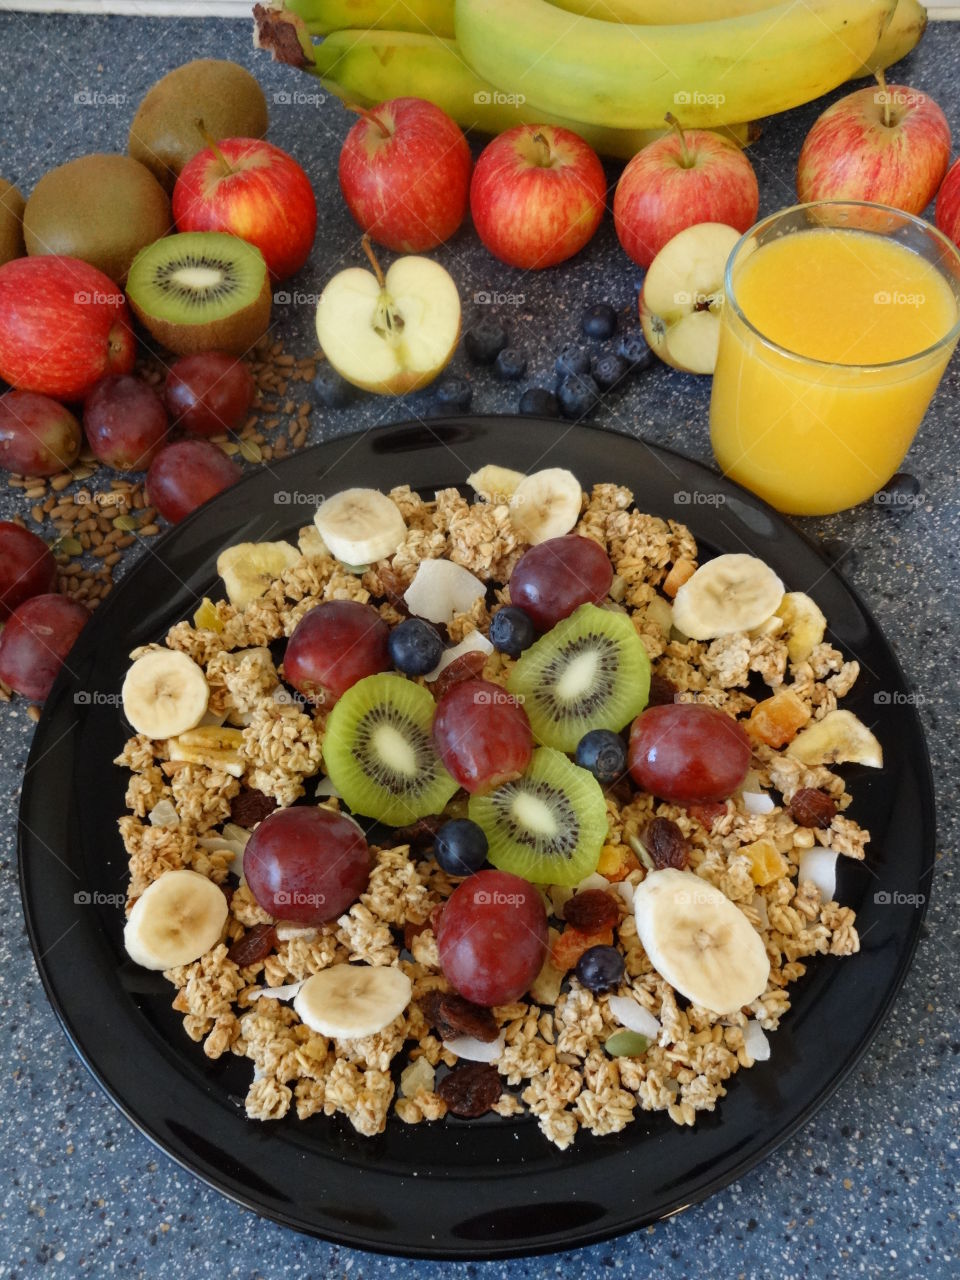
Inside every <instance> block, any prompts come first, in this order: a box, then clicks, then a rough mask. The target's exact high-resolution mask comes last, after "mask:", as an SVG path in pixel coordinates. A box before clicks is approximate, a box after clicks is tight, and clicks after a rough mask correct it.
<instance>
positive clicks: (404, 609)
mask: <svg viewBox="0 0 960 1280" xmlns="http://www.w3.org/2000/svg"><path fill="white" fill-rule="evenodd" d="M377 577H378V578H379V579H380V583H381V585H382V587H383V598H384V599H385V600H386V601H387V603H388V604H392V605H393V607H394V608H395V609H396V611H397V613H402V614H403V616H404V617H405V618H409V616H410V609H409V608H408V606H407V602H406V600H404V598H403V593H404V591H406V589H407V588H406V586H405V585H404V582H403V579H402V578H401V577H400V576H399V574H396V573H394V571H393V570H392V569H390V568H388V567H387V566H386V565H384V567H383V568H382V569H378V570H377Z"/></svg>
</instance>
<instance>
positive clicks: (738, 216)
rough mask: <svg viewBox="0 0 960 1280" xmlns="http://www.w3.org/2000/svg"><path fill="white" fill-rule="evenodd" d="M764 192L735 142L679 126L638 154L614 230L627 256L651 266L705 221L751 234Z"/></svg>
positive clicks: (619, 195) (626, 174) (627, 172)
mask: <svg viewBox="0 0 960 1280" xmlns="http://www.w3.org/2000/svg"><path fill="white" fill-rule="evenodd" d="M759 202H760V193H759V190H758V188H757V175H756V174H755V173H754V171H753V165H752V164H751V163H750V161H749V160H748V159H747V157H746V155H745V154H744V153H743V151H741V149H740V148H739V147H738V146H737V144H736V143H735V142H731V141H730V140H729V139H727V138H723V137H721V136H720V135H719V134H718V133H711V132H710V131H709V130H707V129H690V130H688V131H687V132H684V131H683V130H682V129H680V128H679V127H676V128H675V129H673V130H672V131H671V132H670V133H668V134H665V135H664V136H663V137H662V138H657V140H656V141H655V142H651V143H650V144H649V145H648V146H646V147H644V148H643V150H642V151H638V152H637V154H636V155H635V156H634V157H633V159H632V160H631V161H630V162H629V164H628V165H627V167H626V168H625V169H624V171H623V173H622V174H621V175H620V181H619V182H618V183H617V190H616V194H615V195H614V198H613V225H614V227H615V228H616V231H617V237H618V239H619V241H620V243H621V245H622V246H623V248H624V251H625V252H626V254H627V256H628V257H630V258H632V259H633V261H634V262H635V263H636V264H637V265H638V266H640V267H649V265H650V263H651V262H652V261H653V260H654V258H655V257H656V256H657V254H658V253H659V252H660V250H661V249H662V248H663V246H664V245H665V244H666V243H667V241H668V240H672V239H673V237H674V236H675V235H678V234H679V233H680V232H681V231H685V230H686V228H687V227H692V226H695V225H696V224H697V223H699V222H723V223H725V224H726V225H727V226H728V227H735V228H736V230H737V231H741V232H742V231H746V230H747V228H748V227H751V226H753V224H754V223H755V222H756V220H757V208H758V205H759Z"/></svg>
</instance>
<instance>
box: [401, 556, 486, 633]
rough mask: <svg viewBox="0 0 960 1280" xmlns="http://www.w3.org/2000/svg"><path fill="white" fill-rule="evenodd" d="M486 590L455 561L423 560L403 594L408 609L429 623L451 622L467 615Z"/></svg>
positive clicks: (468, 571) (477, 579)
mask: <svg viewBox="0 0 960 1280" xmlns="http://www.w3.org/2000/svg"><path fill="white" fill-rule="evenodd" d="M485 594H486V587H485V586H484V584H483V583H482V582H481V581H480V579H479V578H477V577H474V575H473V574H472V573H471V572H470V570H469V569H465V568H464V567H463V565H461V564H454V562H453V561H452V560H421V561H420V563H419V565H418V566H417V572H416V573H415V574H414V576H413V581H412V582H411V583H410V585H409V587H407V589H406V591H405V592H404V593H403V599H404V602H405V603H406V606H407V608H408V609H409V610H410V612H411V613H412V614H415V615H416V616H417V617H418V618H426V619H427V621H428V622H443V623H446V622H452V621H453V620H454V618H455V617H456V616H457V614H458V613H466V612H467V611H468V610H469V609H470V608H471V607H472V606H473V603H474V601H475V600H477V599H479V598H480V596H482V595H485Z"/></svg>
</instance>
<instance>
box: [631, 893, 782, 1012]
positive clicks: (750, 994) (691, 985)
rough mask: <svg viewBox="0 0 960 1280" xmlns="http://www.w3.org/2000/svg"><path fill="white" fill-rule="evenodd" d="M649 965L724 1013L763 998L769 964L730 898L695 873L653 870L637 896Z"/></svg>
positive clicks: (694, 997)
mask: <svg viewBox="0 0 960 1280" xmlns="http://www.w3.org/2000/svg"><path fill="white" fill-rule="evenodd" d="M633 908H634V913H635V915H636V921H637V934H638V936H639V938H640V941H641V942H642V943H643V949H644V950H645V951H646V953H647V955H648V956H649V957H650V962H651V964H652V965H653V967H654V968H655V969H656V971H657V972H658V973H659V974H660V976H661V977H662V978H665V979H666V981H667V982H669V983H670V985H671V986H672V987H675V988H676V990H677V991H679V992H680V994H681V995H683V996H686V998H687V999H688V1000H692V1001H693V1003H694V1004H698V1005H700V1006H701V1008H704V1009H709V1010H710V1012H711V1013H716V1014H719V1015H723V1014H727V1013H736V1012H737V1010H738V1009H741V1008H742V1007H743V1006H744V1005H747V1004H750V1002H751V1001H752V1000H756V998H757V997H758V996H761V995H763V993H764V991H765V990H766V987H767V980H768V978H769V977H770V961H769V960H768V959H767V953H766V950H765V948H764V945H763V940H762V939H761V937H760V935H759V933H757V931H756V929H754V927H753V925H752V924H751V923H750V921H749V920H748V919H747V917H746V916H745V915H744V914H743V912H742V911H740V910H739V908H738V907H736V906H735V905H734V904H733V903H732V902H731V901H730V899H729V898H727V897H726V896H725V895H724V894H722V893H721V892H720V890H719V889H717V888H715V887H714V886H713V885H712V884H709V883H708V882H707V881H706V880H702V879H701V878H700V876H697V875H694V874H693V872H692V871H675V870H673V869H672V868H668V869H667V870H664V871H650V872H648V874H647V876H646V879H644V880H643V881H642V882H641V883H640V884H639V885H637V888H636V890H635V891H634V895H633Z"/></svg>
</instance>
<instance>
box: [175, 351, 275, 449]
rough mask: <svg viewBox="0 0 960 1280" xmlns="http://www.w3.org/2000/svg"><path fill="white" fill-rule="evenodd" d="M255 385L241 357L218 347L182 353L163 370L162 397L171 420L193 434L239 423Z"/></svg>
mask: <svg viewBox="0 0 960 1280" xmlns="http://www.w3.org/2000/svg"><path fill="white" fill-rule="evenodd" d="M255 391H256V385H255V383H254V381H253V375H252V374H251V372H250V370H249V369H248V368H247V366H246V365H245V364H244V363H243V361H242V360H238V359H237V358H236V357H235V356H228V355H226V354H225V353H224V352H222V351H204V352H202V353H201V354H199V355H195V356H184V357H183V359H182V360H178V361H177V362H176V364H174V365H173V366H172V367H171V369H170V372H169V373H168V374H167V381H166V386H165V388H164V397H165V399H166V403H167V412H168V413H169V414H170V417H171V419H172V421H173V422H174V423H176V424H177V425H179V426H181V427H183V428H184V429H185V430H186V431H192V432H193V434H194V435H197V436H216V435H219V434H220V433H221V432H222V431H232V430H233V429H234V428H235V427H239V426H240V424H241V423H242V422H243V420H244V417H245V416H246V413H247V410H248V409H249V408H250V406H251V404H252V403H253V396H254V392H255Z"/></svg>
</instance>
